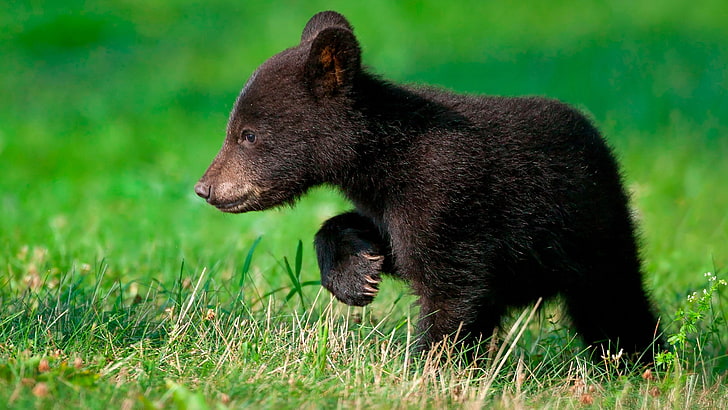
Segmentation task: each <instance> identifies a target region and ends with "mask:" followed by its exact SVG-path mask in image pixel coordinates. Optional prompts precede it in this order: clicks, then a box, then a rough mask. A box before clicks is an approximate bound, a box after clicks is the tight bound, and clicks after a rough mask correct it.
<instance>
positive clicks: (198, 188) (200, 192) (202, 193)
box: [195, 181, 210, 199]
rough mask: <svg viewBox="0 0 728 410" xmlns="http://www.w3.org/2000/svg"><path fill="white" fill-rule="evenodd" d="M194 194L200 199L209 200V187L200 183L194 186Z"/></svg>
mask: <svg viewBox="0 0 728 410" xmlns="http://www.w3.org/2000/svg"><path fill="white" fill-rule="evenodd" d="M195 193H196V194H197V196H199V197H200V198H204V199H210V185H207V184H206V183H204V182H202V181H200V182H198V183H196V184H195Z"/></svg>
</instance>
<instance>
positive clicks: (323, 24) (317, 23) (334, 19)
mask: <svg viewBox="0 0 728 410" xmlns="http://www.w3.org/2000/svg"><path fill="white" fill-rule="evenodd" d="M329 27H341V28H345V29H347V30H349V31H351V32H354V28H353V27H351V24H349V22H348V21H347V20H346V17H344V16H342V15H341V14H339V13H337V12H335V11H322V12H320V13H316V14H314V16H313V17H311V19H310V20H309V21H308V23H306V27H304V29H303V33H302V34H301V43H303V42H305V41H307V40H311V39H312V38H314V37H315V36H316V34H317V33H318V32H319V31H321V30H323V29H325V28H329Z"/></svg>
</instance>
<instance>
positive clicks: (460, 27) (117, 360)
mask: <svg viewBox="0 0 728 410" xmlns="http://www.w3.org/2000/svg"><path fill="white" fill-rule="evenodd" d="M25 3H26V2H22V3H10V2H8V3H7V4H3V5H2V6H0V27H2V30H0V55H2V56H3V58H2V63H0V74H1V75H0V96H2V97H3V98H2V100H3V104H2V107H0V173H1V176H2V178H0V211H1V212H2V217H0V304H1V307H0V406H2V405H3V404H5V406H7V407H17V408H24V407H34V408H39V407H42V408H78V407H82V408H106V407H109V406H111V407H115V408H116V407H120V408H156V407H164V408H180V409H186V408H190V409H192V408H208V407H209V408H225V407H248V406H249V407H255V408H257V407H266V408H268V407H270V408H281V407H283V408H299V407H304V408H319V407H325V408H329V407H331V408H338V407H347V408H349V407H353V408H364V407H367V408H368V407H383V408H392V407H394V408H442V407H467V408H474V407H476V408H477V407H506V408H511V407H524V406H525V407H546V406H548V407H559V408H561V407H567V408H571V407H582V406H599V407H618V406H627V407H650V408H653V407H657V408H662V407H688V406H690V407H706V408H728V398H727V397H728V389H727V388H726V387H725V385H726V380H725V378H726V374H727V373H728V325H726V316H727V315H728V305H726V303H728V296H727V295H728V291H727V290H726V286H725V282H724V280H725V279H726V278H727V276H728V275H727V274H726V272H727V271H728V189H726V178H728V160H727V159H726V157H727V156H728V98H726V93H727V90H728V42H727V41H726V39H727V38H728V26H726V24H725V22H726V21H727V20H728V3H725V2H722V1H710V0H708V1H703V2H701V4H700V6H699V7H697V5H696V4H694V3H692V2H685V1H667V2H658V1H646V2H641V3H639V4H636V3H635V4H633V3H631V2H624V1H617V2H610V3H609V4H604V3H602V2H593V3H592V2H570V1H551V2H548V4H546V3H544V4H543V5H537V4H535V5H529V4H527V3H524V4H522V5H518V6H516V5H508V4H506V3H505V2H504V3H497V2H474V1H473V2H459V3H457V4H448V5H446V6H444V3H442V2H435V1H423V2H398V3H395V2H387V1H383V0H376V1H368V2H355V1H345V2H338V3H337V5H336V6H335V7H336V9H337V10H338V11H340V12H342V13H344V14H345V15H346V16H347V17H348V18H349V20H350V21H351V22H352V24H353V25H354V27H355V30H356V34H357V37H358V38H359V41H360V42H361V44H362V47H363V58H364V61H365V64H366V65H368V66H369V67H371V68H372V69H373V70H374V71H375V72H377V73H380V74H382V75H383V76H385V77H387V78H389V79H392V80H395V81H399V82H407V83H428V84H435V85H439V86H442V87H445V88H448V89H452V90H455V91H459V92H467V93H483V94H493V95H545V96H550V97H554V98H558V99H561V100H563V101H566V102H568V103H570V104H573V105H575V106H577V107H579V108H580V109H582V110H583V111H584V112H586V113H588V115H589V116H590V117H591V118H592V119H593V121H594V122H595V123H596V124H597V125H598V126H599V128H600V129H601V130H602V131H603V133H604V135H605V137H606V138H607V140H608V141H609V143H610V145H611V146H612V147H613V148H614V150H615V152H616V153H617V154H618V156H619V158H620V161H621V164H622V167H623V173H624V178H625V181H626V183H627V185H628V187H629V190H630V192H631V194H632V199H633V206H634V209H635V215H636V218H637V220H638V221H639V225H640V229H641V237H642V242H643V258H644V271H645V282H646V284H647V286H648V287H649V288H650V289H651V291H652V295H653V299H654V302H655V304H656V307H657V310H659V312H660V313H661V317H662V323H663V325H664V329H665V333H666V337H667V338H669V340H670V342H671V343H670V345H671V350H670V351H669V352H667V353H666V354H664V355H662V356H661V359H662V360H661V363H660V365H659V366H657V368H655V369H652V371H650V372H645V371H644V369H638V368H633V367H629V366H628V367H627V368H625V367H624V366H622V365H621V364H622V363H623V362H620V360H621V359H620V358H618V357H617V356H616V355H615V356H609V357H607V358H606V359H605V360H604V363H601V364H599V365H596V364H593V363H591V362H589V361H587V360H586V358H585V355H584V353H583V352H582V350H583V346H581V345H580V344H579V340H578V338H576V337H575V335H574V334H572V333H570V329H569V326H568V318H564V317H563V315H562V314H561V311H560V309H559V305H558V303H547V304H546V306H545V308H544V309H542V310H538V311H536V310H532V309H527V310H526V311H524V312H520V311H518V312H513V315H512V317H511V319H510V320H509V321H508V323H507V324H506V326H504V328H503V329H501V333H500V334H499V337H498V338H497V340H493V341H492V343H491V344H490V346H491V350H489V353H488V354H487V355H486V357H485V358H483V360H481V361H480V362H477V363H475V364H471V365H463V364H462V362H460V361H458V360H456V359H453V358H451V356H453V357H454V356H457V355H458V354H459V352H457V351H453V350H452V349H449V348H447V347H446V348H443V349H441V350H438V351H435V353H434V355H435V356H437V355H442V357H429V358H414V359H413V358H412V356H413V355H414V352H413V351H412V344H413V342H414V337H415V335H414V334H413V324H414V321H415V320H416V317H417V309H416V307H414V306H412V305H411V303H412V301H413V297H412V296H411V295H410V294H409V293H408V290H407V288H406V286H404V285H403V284H401V283H398V282H395V281H386V282H385V283H383V285H382V288H383V291H382V292H381V294H380V295H379V296H378V298H377V300H375V302H374V303H373V304H372V305H370V306H369V307H367V308H365V309H361V308H347V307H346V306H343V305H341V304H340V303H338V302H336V301H335V300H333V299H332V298H331V297H330V296H329V294H328V293H326V291H322V290H321V287H320V286H319V285H318V283H317V282H316V281H317V280H318V268H317V266H316V261H315V256H314V253H313V247H312V245H311V243H312V238H313V235H314V233H315V232H316V230H317V229H318V227H319V226H320V224H321V222H322V221H324V220H325V219H327V218H328V217H330V216H333V215H334V214H336V213H337V212H340V211H343V210H346V209H349V207H350V205H349V204H348V203H347V202H346V201H345V200H344V199H343V198H342V197H341V196H340V195H339V194H338V193H337V192H335V191H333V190H330V189H326V188H318V189H315V190H313V191H311V192H310V193H309V194H308V195H307V196H306V197H304V198H303V199H302V200H301V201H300V202H299V203H298V204H297V205H296V206H295V207H292V208H282V209H277V210H272V211H265V212H255V213H250V214H244V215H227V214H222V213H220V212H218V211H216V210H215V209H214V208H213V207H210V206H209V205H206V204H205V203H204V201H202V200H200V199H199V198H197V197H196V196H195V194H194V192H193V189H192V188H193V186H194V183H195V182H196V180H197V179H198V178H199V177H200V176H201V175H202V173H203V172H204V170H205V168H206V167H207V165H208V164H209V162H210V161H211V160H212V158H213V157H214V155H215V153H216V152H217V150H218V149H219V147H220V145H221V144H222V141H223V137H224V130H225V124H226V121H227V117H228V114H229V111H230V109H231V107H232V103H233V101H234V100H235V97H236V96H237V93H238V92H239V91H240V89H241V87H242V86H243V85H244V83H245V81H246V79H247V77H248V75H250V74H251V73H252V71H253V70H254V69H255V68H256V67H257V66H258V65H259V64H260V63H262V62H263V61H265V59H266V58H267V57H269V56H270V55H272V54H274V53H276V52H278V51H280V50H282V49H283V48H286V47H289V46H292V45H295V43H296V42H297V41H298V39H299V37H300V32H301V29H302V28H303V25H304V24H305V22H306V21H307V19H308V18H309V17H310V16H311V15H312V14H314V13H315V12H316V11H320V10H324V9H329V8H332V7H334V6H332V5H331V3H329V2H325V1H319V0H316V1H310V2H305V5H304V2H296V1H287V2H263V1H250V2H240V1H237V2H235V1H227V0H218V1H211V2H204V3H195V2H187V1H183V2H173V1H156V2H141V1H114V2H99V3H98V4H96V3H94V4H91V2H82V1H64V2H60V1H59V2H55V3H54V2H52V1H48V2H46V3H35V2H27V3H32V4H25ZM102 3H103V4H102ZM450 3H454V2H450ZM708 272H710V274H708V275H706V273H708ZM618 299H619V295H615V302H617V301H618ZM436 364H439V365H436Z"/></svg>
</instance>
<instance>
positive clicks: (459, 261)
mask: <svg viewBox="0 0 728 410" xmlns="http://www.w3.org/2000/svg"><path fill="white" fill-rule="evenodd" d="M320 184H328V185H331V186H335V187H338V188H339V189H340V190H341V191H342V192H343V193H344V194H345V195H346V196H347V197H348V198H349V199H350V200H351V201H352V202H353V203H354V206H355V207H356V210H355V212H351V213H346V214H343V215H339V216H336V217H334V218H332V219H330V220H328V221H327V222H326V223H324V226H323V227H322V228H321V231H319V233H318V234H317V235H316V239H315V244H316V251H317V254H318V260H319V264H320V268H321V279H322V284H323V285H324V286H325V287H326V288H327V289H329V290H330V291H331V292H332V293H333V294H334V295H335V296H336V297H337V298H338V299H340V300H341V301H343V302H345V303H348V304H351V305H364V304H367V303H369V302H371V301H372V299H373V297H374V296H375V295H376V293H377V290H378V285H379V281H380V280H381V277H380V273H381V272H385V273H388V274H392V275H394V276H396V277H397V278H399V279H401V280H404V281H407V282H408V283H409V284H410V285H411V287H412V290H413V292H414V293H415V294H416V295H417V296H418V297H419V305H420V320H419V325H418V326H419V331H420V332H421V335H422V336H421V339H420V340H421V346H422V347H423V348H425V349H426V348H428V347H429V346H431V344H432V343H436V342H438V341H440V340H442V339H443V337H444V336H447V335H450V334H453V333H454V332H456V331H458V329H459V328H460V327H462V328H461V329H460V334H461V335H465V336H463V338H464V339H465V340H476V339H477V338H479V337H481V336H483V335H485V336H488V335H490V334H491V332H492V330H493V328H494V327H496V326H497V325H498V323H499V320H500V318H501V316H502V315H503V314H504V312H505V311H506V310H507V309H508V308H510V307H514V306H523V305H526V304H529V303H532V302H533V301H535V300H536V299H538V298H539V297H544V298H547V297H551V296H555V295H557V294H560V295H561V296H562V298H563V299H564V300H565V302H566V308H567V310H568V312H569V314H570V316H571V318H572V321H573V324H574V326H575V328H576V330H577V331H578V332H579V334H580V335H581V336H582V337H583V338H584V340H585V341H586V342H587V343H588V344H590V345H593V346H595V347H596V346H601V347H607V346H608V347H609V349H610V350H611V351H612V352H614V351H616V349H618V348H623V349H625V350H626V351H628V352H635V353H641V352H647V355H646V356H645V358H646V359H647V360H649V359H650V350H651V349H650V346H651V344H652V342H653V338H654V337H653V335H654V334H655V332H656V327H657V319H656V318H655V316H654V314H653V313H652V311H651V306H650V303H649V301H648V298H647V296H646V294H645V291H644V288H643V285H642V278H641V274H640V261H639V257H638V250H637V246H636V241H635V234H634V227H633V222H632V220H631V218H630V211H629V207H628V200H627V196H626V195H625V192H624V189H623V187H622V183H621V180H620V175H619V171H618V167H617V164H616V162H615V159H614V157H613V155H612V153H611V152H610V150H609V148H608V147H607V145H606V144H605V142H604V140H603V139H602V138H601V136H600V135H599V132H598V131H597V130H596V129H595V128H594V126H593V125H592V124H591V123H590V121H589V120H587V119H586V118H585V117H584V116H583V115H582V114H580V113H579V112H577V111H576V110H574V109H573V108H571V107H569V106H567V105H565V104H562V103H560V102H557V101H553V100H548V99H543V98H502V97H488V96H467V95H458V94H454V93H450V92H446V91H443V90H439V89H433V88H426V87H410V86H402V85H397V84H393V83H390V82H387V81H385V80H383V79H381V78H379V77H377V76H376V75H374V74H371V73H370V72H369V71H367V70H366V69H364V67H363V66H362V63H361V51H360V48H359V43H358V41H357V39H356V37H355V36H354V32H353V29H352V27H351V25H350V24H349V22H348V21H347V20H346V19H345V18H344V17H343V16H341V15H340V14H338V13H335V12H331V11H327V12H322V13H319V14H316V15H315V16H313V17H312V18H311V20H310V21H309V22H308V24H306V27H305V28H304V30H303V34H302V36H301V40H300V43H299V44H298V45H297V46H295V47H293V48H289V49H287V50H284V51H282V52H280V53H279V54H277V55H275V56H273V57H271V58H270V59H269V60H267V61H266V62H264V63H263V64H262V65H261V66H260V67H259V68H258V69H257V70H256V71H255V72H254V73H253V74H252V75H251V77H250V79H249V80H248V82H247V84H246V85H245V87H244V88H243V90H242V92H241V93H240V96H239V97H238V99H237V101H236V102H235V106H234V108H233V111H232V114H231V116H230V121H229V123H228V127H227V137H226V139H225V142H224V144H223V146H222V149H221V150H220V152H219V153H218V155H217V157H216V158H215V159H214V161H213V162H212V164H211V165H210V167H209V169H208V170H207V172H205V175H204V176H203V177H202V179H200V181H199V182H198V183H197V185H196V186H195V192H196V193H197V194H198V195H199V196H201V197H203V198H205V199H206V200H207V202H209V203H210V204H212V205H214V206H215V207H217V208H218V209H220V210H222V211H224V212H233V213H240V212H248V211H258V210H263V209H268V208H271V207H275V206H279V205H282V204H291V203H293V202H294V201H295V200H296V199H297V198H298V197H299V196H301V195H302V194H304V193H305V192H306V191H307V190H308V189H309V188H310V187H312V186H315V185H320Z"/></svg>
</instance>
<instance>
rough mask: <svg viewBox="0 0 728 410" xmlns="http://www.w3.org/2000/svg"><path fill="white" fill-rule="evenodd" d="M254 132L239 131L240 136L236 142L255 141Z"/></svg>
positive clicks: (252, 142)
mask: <svg viewBox="0 0 728 410" xmlns="http://www.w3.org/2000/svg"><path fill="white" fill-rule="evenodd" d="M256 139H257V138H256V137H255V134H253V133H252V132H251V131H243V132H241V133H240V136H239V137H238V144H241V145H242V144H244V143H248V144H254V143H255V141H256Z"/></svg>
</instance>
